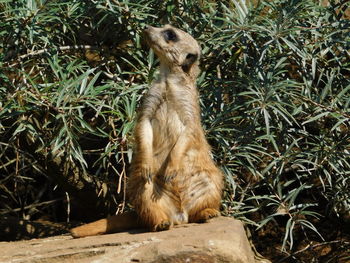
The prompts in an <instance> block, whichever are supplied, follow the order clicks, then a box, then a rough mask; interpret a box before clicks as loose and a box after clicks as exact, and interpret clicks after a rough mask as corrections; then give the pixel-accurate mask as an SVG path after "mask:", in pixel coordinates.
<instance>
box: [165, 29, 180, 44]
mask: <svg viewBox="0 0 350 263" xmlns="http://www.w3.org/2000/svg"><path fill="white" fill-rule="evenodd" d="M163 36H164V39H165V41H167V42H169V41H173V42H176V41H178V40H179V38H178V36H177V35H176V33H175V32H174V30H171V29H167V30H164V31H163Z"/></svg>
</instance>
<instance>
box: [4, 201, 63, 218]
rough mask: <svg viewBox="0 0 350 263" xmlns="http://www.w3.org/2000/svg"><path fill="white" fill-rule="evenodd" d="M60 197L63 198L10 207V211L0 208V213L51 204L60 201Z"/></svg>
mask: <svg viewBox="0 0 350 263" xmlns="http://www.w3.org/2000/svg"><path fill="white" fill-rule="evenodd" d="M62 199H63V198H57V199H54V200H50V201H45V202H41V203H37V204H31V205H27V206H25V207H23V208H22V207H19V208H15V209H11V211H4V210H5V209H2V210H1V211H0V214H1V215H5V214H8V213H13V212H19V211H22V210H27V209H31V208H34V207H38V206H43V205H50V204H53V203H55V202H58V201H61V200H62Z"/></svg>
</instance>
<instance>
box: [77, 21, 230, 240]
mask: <svg viewBox="0 0 350 263" xmlns="http://www.w3.org/2000/svg"><path fill="white" fill-rule="evenodd" d="M144 37H145V40H146V42H147V44H148V45H149V47H150V48H151V49H152V50H153V51H154V53H155V54H156V55H157V57H158V58H159V61H160V74H159V78H158V80H156V81H155V82H154V83H153V84H152V86H151V87H150V89H149V91H148V93H147V94H146V95H145V96H144V97H143V102H142V105H141V107H140V110H139V113H138V118H137V122H136V126H135V130H134V135H135V142H136V143H135V150H134V153H133V157H132V161H131V165H130V171H129V177H128V182H127V194H128V198H129V201H130V202H131V204H132V205H133V207H134V208H135V212H126V213H123V214H120V215H114V216H111V217H108V218H106V219H101V220H98V221H95V222H92V223H89V224H86V225H82V226H79V227H76V228H73V229H71V234H72V236H73V237H84V236H90V235H98V234H104V233H112V232H119V231H125V230H128V229H133V228H140V227H142V228H143V227H146V228H148V229H149V230H151V231H162V230H167V229H170V228H171V227H172V226H173V225H178V224H185V223H199V222H206V221H207V220H208V219H210V218H212V217H216V216H219V215H220V211H219V209H220V202H221V195H222V189H223V174H222V172H221V171H220V169H219V168H218V167H217V166H216V165H215V163H214V161H213V160H212V158H211V153H210V146H209V144H208V142H207V140H206V138H205V135H204V131H203V128H202V125H201V120H200V108H199V99H198V91H197V88H196V78H197V76H198V74H199V72H200V70H199V59H200V55H201V48H200V46H199V44H198V43H197V41H196V40H195V39H194V38H193V37H192V36H190V35H189V34H188V33H186V32H184V31H182V30H180V29H178V28H175V27H173V26H171V25H165V26H164V27H161V28H157V27H152V26H148V27H147V28H146V29H145V30H144Z"/></svg>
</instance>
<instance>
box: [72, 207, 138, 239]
mask: <svg viewBox="0 0 350 263" xmlns="http://www.w3.org/2000/svg"><path fill="white" fill-rule="evenodd" d="M142 227H143V225H142V224H141V222H140V221H139V219H138V217H137V214H136V213H135V212H126V213H123V214H120V215H115V216H110V217H107V218H104V219H100V220H97V221H95V222H92V223H89V224H86V225H82V226H78V227H75V228H72V229H71V230H70V233H71V235H72V236H73V237H74V238H79V237H86V236H96V235H102V234H107V233H114V232H120V231H125V230H129V229H133V228H142Z"/></svg>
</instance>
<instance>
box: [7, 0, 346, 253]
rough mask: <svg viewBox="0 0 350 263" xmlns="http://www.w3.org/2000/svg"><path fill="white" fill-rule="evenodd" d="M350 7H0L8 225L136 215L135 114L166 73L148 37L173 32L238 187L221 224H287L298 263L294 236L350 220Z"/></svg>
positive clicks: (103, 1) (229, 194)
mask: <svg viewBox="0 0 350 263" xmlns="http://www.w3.org/2000/svg"><path fill="white" fill-rule="evenodd" d="M321 2H324V1H321ZM347 8H350V7H349V3H348V2H347V1H329V3H328V4H326V5H323V6H322V5H321V4H320V3H319V1H311V0H307V1H299V0H289V1H288V0H275V1H252V3H250V2H247V3H246V2H245V1H238V0H237V1H234V0H232V1H210V0H203V1H189V0H188V1H187V0H183V1H156V0H147V1H146V0H130V1H114V0H91V1H68V0H62V1H54V0H51V1H50V0H36V1H35V0H17V1H10V0H2V1H0V12H1V18H0V19H1V20H0V51H1V52H0V68H1V69H0V191H1V192H0V214H1V215H12V216H18V217H23V218H27V219H37V218H39V217H41V216H43V215H45V216H47V215H49V216H50V217H51V220H58V221H64V220H67V219H69V218H72V219H76V220H77V219H78V220H90V219H93V218H94V217H100V216H102V215H103V214H106V213H108V212H109V213H113V212H115V211H116V210H117V209H118V210H121V209H124V206H125V194H126V193H125V188H124V186H125V184H124V183H125V180H126V171H127V167H128V164H129V161H130V158H131V154H132V146H133V141H132V129H133V125H134V120H135V114H136V109H137V106H138V105H139V101H140V98H141V96H142V94H143V93H144V92H145V91H146V90H147V86H148V85H149V84H150V82H151V81H152V80H153V79H154V78H155V77H156V67H157V65H158V62H157V60H155V58H154V55H153V54H152V52H150V51H149V50H148V48H147V47H146V46H145V45H144V43H143V42H142V29H143V28H144V26H145V25H146V24H151V25H161V24H165V23H171V24H173V25H174V26H176V27H179V28H182V29H183V30H185V31H188V32H189V33H190V34H192V35H193V36H194V37H195V38H196V39H198V40H199V42H201V44H202V48H203V54H202V62H201V64H202V73H201V75H200V78H199V79H198V87H199V90H200V94H201V108H202V117H203V118H202V119H203V125H204V128H205V130H206V133H207V137H208V139H209V142H210V144H211V145H212V149H213V154H214V158H215V159H216V161H217V163H218V164H219V166H220V167H221V168H222V170H223V171H224V173H225V175H226V190H225V194H224V200H223V214H227V215H231V216H234V217H236V218H240V219H242V220H244V221H246V222H247V223H248V224H249V225H250V226H251V229H252V230H253V231H254V230H256V231H257V232H256V233H258V232H259V230H258V229H261V230H260V231H262V230H264V229H265V230H266V229H267V227H268V226H276V227H277V229H278V231H279V233H280V236H279V238H278V240H277V241H276V244H279V247H280V248H282V250H284V251H285V252H284V253H287V254H286V255H287V257H288V255H289V254H288V253H289V252H288V251H292V250H293V249H294V247H295V246H293V244H295V241H294V240H296V237H297V236H302V238H301V239H302V240H304V241H305V240H306V242H307V241H308V240H311V239H312V240H318V241H319V242H322V240H325V239H327V238H326V237H325V236H324V233H323V229H322V228H321V227H319V226H320V222H321V221H322V220H326V219H329V218H331V219H332V220H333V221H332V222H337V223H341V222H347V223H349V220H350V214H349V213H350V212H349V211H350V179H349V178H350V177H349V175H350V122H349V119H350V53H349V50H350V29H349V28H350V20H349V16H348V17H347V14H348V13H347V12H348V11H349V9H347ZM300 233H301V234H300ZM253 236H254V232H253ZM299 239H300V238H299ZM299 242H300V240H299ZM306 244H307V243H306ZM344 244H347V245H348V246H349V244H348V243H346V242H345V243H342V245H344Z"/></svg>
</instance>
